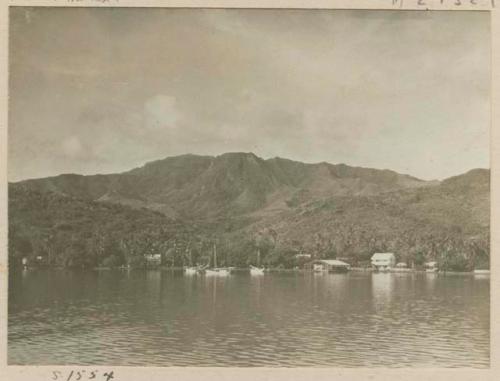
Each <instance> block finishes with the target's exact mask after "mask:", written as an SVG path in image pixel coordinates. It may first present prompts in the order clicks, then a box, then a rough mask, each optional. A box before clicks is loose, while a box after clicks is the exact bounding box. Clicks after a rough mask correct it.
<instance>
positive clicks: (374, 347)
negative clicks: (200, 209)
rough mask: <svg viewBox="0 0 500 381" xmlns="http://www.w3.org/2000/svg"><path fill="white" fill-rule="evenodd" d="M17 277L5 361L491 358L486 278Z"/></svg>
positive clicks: (258, 362)
mask: <svg viewBox="0 0 500 381" xmlns="http://www.w3.org/2000/svg"><path fill="white" fill-rule="evenodd" d="M9 287H10V288H9V334H8V338H9V343H8V345H9V347H8V361H9V364H33V365H34V364H46V365H48V364H51V365H55V364H58V365H63V364H81V365H85V364H87V365H88V364H103V365H104V364H108V365H156V366H336V367H359V366H386V367H387V366H389V367H403V366H413V367H428V366H441V367H488V366H489V288H490V282H489V277H479V276H473V275H446V276H444V275H438V274H425V273H424V274H370V273H355V272H351V273H350V274H324V275H321V274H320V275H315V274H304V273H276V274H266V275H265V276H260V277H251V276H250V275H249V274H244V273H242V274H236V275H232V276H230V277H228V278H225V279H223V278H216V277H215V278H214V277H204V276H196V275H195V276H184V275H183V274H182V273H174V272H171V271H160V270H158V271H129V272H127V271H123V272H122V271H103V272H70V271H56V270H54V271H41V270H38V271H28V272H22V273H21V272H20V273H14V274H11V276H10V284H9Z"/></svg>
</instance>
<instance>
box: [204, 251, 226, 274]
mask: <svg viewBox="0 0 500 381" xmlns="http://www.w3.org/2000/svg"><path fill="white" fill-rule="evenodd" d="M230 273H231V269H229V268H228V267H217V246H216V245H215V243H214V267H211V268H207V269H205V275H217V276H228V275H229V274H230Z"/></svg>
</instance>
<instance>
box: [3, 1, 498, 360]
mask: <svg viewBox="0 0 500 381" xmlns="http://www.w3.org/2000/svg"><path fill="white" fill-rule="evenodd" d="M11 12H12V13H11V21H10V33H11V36H10V82H9V86H10V103H9V105H10V120H9V172H8V176H9V181H10V183H9V266H10V270H9V271H10V275H9V286H10V291H9V341H8V344H9V348H8V359H9V363H10V364H19V365H35V364H40V365H46V364H82V365H90V364H113V365H154V366H227V367H229V366H245V367H255V366H270V367H299V366H300V367H313V366H332V367H367V366H368V367H417V368H419V367H429V366H437V367H474V368H485V367H488V366H489V364H490V352H489V343H490V335H489V329H490V318H489V312H490V305H489V289H490V281H489V266H490V259H489V258H490V245H489V226H490V219H489V206H490V191H489V184H490V172H489V147H488V146H489V122H490V116H489V112H490V102H491V99H490V95H489V93H490V84H489V77H490V69H491V68H490V63H489V60H490V35H489V34H490V25H489V18H488V14H487V13H479V12H461V13H460V14H459V13H453V12H439V13H437V12H394V11H391V12H385V11H337V10H321V11H320V10H301V11H298V10H294V11H291V10H273V11H271V10H200V9H192V10H187V9H184V10H173V9H128V10H127V9H107V10H106V9H52V8H46V9H38V8H14V9H12V11H11ZM464 25H466V27H464ZM438 31H439V32H438ZM449 62H453V63H454V64H453V65H452V66H451V67H450V66H446V65H449ZM445 67H446V70H444V68H445ZM146 163H147V164H146ZM99 173H105V174H107V175H102V176H96V174H99ZM61 174H65V175H61ZM83 175H86V176H83ZM48 176H55V177H48ZM35 178H36V179H35ZM27 179H35V180H29V181H28V180H27ZM376 253H379V254H376ZM105 338H106V339H105ZM96 348H98V349H97V350H96Z"/></svg>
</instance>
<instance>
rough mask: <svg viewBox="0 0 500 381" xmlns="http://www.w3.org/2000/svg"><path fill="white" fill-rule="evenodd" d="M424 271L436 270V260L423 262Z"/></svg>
mask: <svg viewBox="0 0 500 381" xmlns="http://www.w3.org/2000/svg"><path fill="white" fill-rule="evenodd" d="M425 271H427V272H436V271H438V265H437V262H435V261H432V262H426V263H425Z"/></svg>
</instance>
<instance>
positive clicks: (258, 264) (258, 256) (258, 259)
mask: <svg viewBox="0 0 500 381" xmlns="http://www.w3.org/2000/svg"><path fill="white" fill-rule="evenodd" d="M257 267H260V248H259V249H257Z"/></svg>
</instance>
